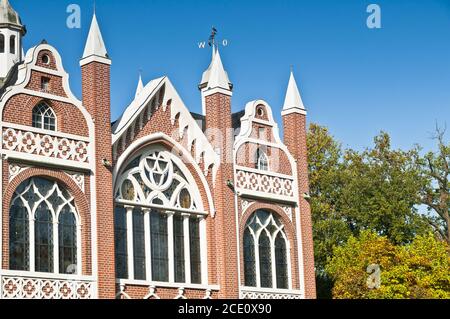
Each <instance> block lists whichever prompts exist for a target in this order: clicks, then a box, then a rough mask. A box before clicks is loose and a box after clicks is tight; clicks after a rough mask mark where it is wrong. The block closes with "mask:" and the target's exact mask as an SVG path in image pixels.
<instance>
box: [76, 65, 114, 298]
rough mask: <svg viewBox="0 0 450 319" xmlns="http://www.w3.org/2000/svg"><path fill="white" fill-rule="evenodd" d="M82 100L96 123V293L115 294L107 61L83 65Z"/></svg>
mask: <svg viewBox="0 0 450 319" xmlns="http://www.w3.org/2000/svg"><path fill="white" fill-rule="evenodd" d="M81 70H82V90H83V104H84V106H85V107H86V108H87V110H88V111H89V113H90V114H91V116H92V117H93V119H94V125H95V168H96V174H95V176H94V178H95V182H96V189H95V196H96V206H97V210H96V212H92V213H96V217H97V225H92V227H93V228H94V227H96V230H97V275H98V297H99V298H101V299H109V298H114V297H115V262H114V216H113V211H114V209H113V207H114V199H113V185H112V172H111V168H108V167H106V166H105V165H104V163H103V160H107V161H109V163H112V141H111V123H110V117H111V111H110V65H108V64H105V63H101V62H98V61H92V62H90V63H87V64H85V65H82V67H81Z"/></svg>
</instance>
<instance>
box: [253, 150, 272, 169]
mask: <svg viewBox="0 0 450 319" xmlns="http://www.w3.org/2000/svg"><path fill="white" fill-rule="evenodd" d="M256 168H257V169H259V170H262V171H268V170H269V158H268V157H267V154H266V153H265V152H264V151H263V150H262V149H261V148H258V150H257V151H256Z"/></svg>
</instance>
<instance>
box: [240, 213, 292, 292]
mask: <svg viewBox="0 0 450 319" xmlns="http://www.w3.org/2000/svg"><path fill="white" fill-rule="evenodd" d="M288 247H289V242H288V240H287V237H286V234H285V230H284V225H283V224H282V223H281V221H280V220H279V219H278V218H277V217H276V216H275V215H274V214H272V213H270V212H268V211H265V210H259V211H257V212H255V213H254V214H253V215H252V216H251V217H250V218H249V220H248V221H247V224H246V227H245V230H244V238H243V248H244V276H245V278H244V280H245V285H246V286H248V287H259V288H278V289H289V271H288V262H289V249H288ZM273 269H275V271H273Z"/></svg>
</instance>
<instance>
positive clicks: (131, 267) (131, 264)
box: [125, 206, 134, 279]
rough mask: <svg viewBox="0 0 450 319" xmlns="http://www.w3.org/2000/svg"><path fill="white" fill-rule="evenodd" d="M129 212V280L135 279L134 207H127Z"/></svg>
mask: <svg viewBox="0 0 450 319" xmlns="http://www.w3.org/2000/svg"><path fill="white" fill-rule="evenodd" d="M125 209H126V211H127V219H126V220H127V255H128V256H127V257H128V258H127V264H128V278H129V279H134V252H133V207H130V206H127V207H125Z"/></svg>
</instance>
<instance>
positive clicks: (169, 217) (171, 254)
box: [167, 212, 175, 282]
mask: <svg viewBox="0 0 450 319" xmlns="http://www.w3.org/2000/svg"><path fill="white" fill-rule="evenodd" d="M173 215H174V213H173V212H168V213H167V235H168V237H169V238H168V248H169V282H175V266H174V259H175V255H174V242H173Z"/></svg>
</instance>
